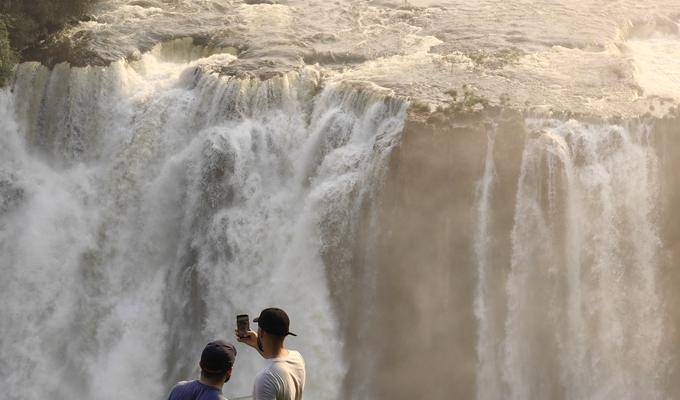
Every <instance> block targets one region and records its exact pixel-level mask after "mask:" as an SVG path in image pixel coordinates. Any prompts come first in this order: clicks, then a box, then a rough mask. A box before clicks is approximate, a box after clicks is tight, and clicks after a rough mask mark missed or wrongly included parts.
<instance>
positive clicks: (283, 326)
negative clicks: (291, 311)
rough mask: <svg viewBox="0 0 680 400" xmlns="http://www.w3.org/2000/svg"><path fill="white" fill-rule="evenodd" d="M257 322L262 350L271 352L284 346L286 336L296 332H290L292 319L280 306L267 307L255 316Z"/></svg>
mask: <svg viewBox="0 0 680 400" xmlns="http://www.w3.org/2000/svg"><path fill="white" fill-rule="evenodd" d="M253 322H257V326H258V328H257V341H258V343H257V344H258V346H259V347H260V350H261V351H263V352H264V353H267V354H271V353H275V352H276V351H278V350H279V349H280V348H282V347H283V341H284V340H285V339H286V336H288V335H293V336H297V335H296V334H294V333H292V332H290V331H289V330H288V329H289V327H290V319H289V318H288V314H286V312H285V311H283V310H282V309H280V308H266V309H264V310H262V312H261V313H260V316H259V317H257V318H255V319H254V320H253Z"/></svg>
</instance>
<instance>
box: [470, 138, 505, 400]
mask: <svg viewBox="0 0 680 400" xmlns="http://www.w3.org/2000/svg"><path fill="white" fill-rule="evenodd" d="M495 141H496V130H495V128H494V129H493V131H492V132H490V133H489V138H488V145H487V149H486V160H485V161H484V175H483V176H482V179H481V181H480V182H479V187H478V189H477V191H478V193H477V198H478V206H477V231H476V232H475V240H474V243H475V255H476V257H477V271H478V275H477V287H476V291H475V305H474V306H475V317H476V318H477V320H478V321H479V326H478V328H477V329H478V332H477V359H478V366H477V370H478V372H477V394H478V398H480V399H500V398H501V393H503V387H502V382H501V380H500V373H499V367H500V365H501V363H502V359H501V358H500V341H499V340H498V335H497V333H496V332H497V330H498V325H499V322H498V320H499V318H500V316H499V315H498V313H497V311H496V310H495V309H494V306H493V301H492V300H491V296H492V293H493V288H492V287H490V286H491V278H492V276H493V275H494V274H495V273H498V272H497V271H493V270H492V264H491V260H490V256H491V254H490V250H491V246H492V243H491V241H492V232H491V229H492V216H491V212H492V205H491V196H492V194H493V183H494V178H495V175H496V166H495V163H494V159H493V156H494V143H495Z"/></svg>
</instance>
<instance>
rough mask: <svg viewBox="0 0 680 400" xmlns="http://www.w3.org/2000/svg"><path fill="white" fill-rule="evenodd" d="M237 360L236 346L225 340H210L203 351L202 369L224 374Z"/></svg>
mask: <svg viewBox="0 0 680 400" xmlns="http://www.w3.org/2000/svg"><path fill="white" fill-rule="evenodd" d="M235 361H236V348H235V347H234V345H233V344H231V343H229V342H225V341H224V340H215V341H214V342H210V343H208V344H207V345H206V346H205V349H203V353H201V363H200V367H201V370H203V371H204V372H207V373H210V374H224V373H226V372H227V371H228V370H229V369H230V368H231V367H233V366H234V362H235Z"/></svg>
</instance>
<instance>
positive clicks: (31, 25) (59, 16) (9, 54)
mask: <svg viewBox="0 0 680 400" xmlns="http://www.w3.org/2000/svg"><path fill="white" fill-rule="evenodd" d="M93 2H94V0H32V1H25V0H3V1H2V2H0V86H2V85H4V84H5V83H6V82H7V79H8V78H9V77H10V76H11V72H12V70H13V68H14V67H13V66H14V63H15V62H16V61H17V60H21V59H22V55H23V54H24V53H25V52H26V51H27V50H29V49H31V48H32V47H34V46H37V45H38V44H39V43H40V42H42V41H44V40H46V39H48V38H49V37H50V35H52V34H53V33H55V32H57V31H58V30H60V29H61V28H63V27H64V26H66V25H68V24H70V23H75V22H77V21H78V19H79V18H80V17H82V16H83V15H84V13H85V12H86V11H87V9H88V8H89V6H90V5H91V4H92V3H93Z"/></svg>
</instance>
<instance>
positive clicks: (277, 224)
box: [0, 52, 405, 400]
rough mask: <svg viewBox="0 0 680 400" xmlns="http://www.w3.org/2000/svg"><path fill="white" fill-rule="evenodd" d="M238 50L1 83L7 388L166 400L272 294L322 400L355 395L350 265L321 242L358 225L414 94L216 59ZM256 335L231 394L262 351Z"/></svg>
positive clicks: (28, 74)
mask: <svg viewBox="0 0 680 400" xmlns="http://www.w3.org/2000/svg"><path fill="white" fill-rule="evenodd" d="M154 54H156V55H158V54H160V53H159V52H155V53H154ZM179 58H183V57H179ZM233 59H234V58H233V57H232V56H229V55H216V56H212V57H209V58H207V59H201V60H198V61H195V62H193V63H190V64H176V63H170V62H166V61H164V60H162V59H159V58H157V57H156V56H154V55H151V54H147V55H145V56H144V57H143V58H142V60H141V61H139V62H135V63H133V64H132V65H128V64H126V63H124V62H118V63H115V64H113V65H111V66H110V67H107V68H95V67H90V68H84V69H71V68H68V67H67V66H65V65H58V66H57V67H56V68H55V69H54V71H48V70H47V69H46V68H44V67H42V66H39V65H37V64H23V65H21V66H20V67H19V70H18V73H17V82H16V85H15V88H14V93H13V94H11V93H9V92H8V91H7V90H4V91H2V92H0V116H1V118H2V124H1V126H0V141H1V143H0V156H1V157H0V191H1V192H0V194H1V195H2V196H1V197H0V199H2V201H3V202H2V203H0V206H2V207H0V253H1V254H2V255H3V256H2V258H0V271H2V275H3V278H2V280H1V281H0V301H1V302H2V304H3V307H2V308H0V321H2V325H1V326H0V338H1V339H0V382H2V384H3V397H4V398H6V399H8V400H10V399H22V400H30V399H38V398H46V397H47V398H53V399H78V398H93V399H118V400H125V399H140V398H143V399H161V398H165V396H166V395H167V392H168V390H169V388H170V385H172V384H173V383H174V382H175V381H177V380H179V379H187V378H193V377H195V376H196V374H197V360H198V357H199V355H200V350H201V348H202V346H203V345H204V344H205V342H207V341H208V340H210V339H213V338H215V337H223V338H227V339H232V332H233V329H234V318H235V315H236V314H237V313H242V312H248V313H250V314H255V313H257V312H259V310H260V309H262V308H264V307H267V306H273V305H275V306H279V307H282V308H284V309H286V310H287V311H288V312H289V314H290V316H291V319H292V326H291V330H293V331H295V332H297V333H298V334H299V335H300V336H299V337H298V338H291V339H289V342H290V343H289V345H290V347H292V348H295V349H299V350H300V351H301V352H302V354H303V356H304V357H305V358H306V361H307V373H308V387H307V390H306V396H307V398H310V399H337V398H339V396H340V390H341V384H342V379H343V376H344V374H345V368H346V367H345V366H344V360H343V355H342V353H341V347H342V343H341V336H340V335H339V329H338V321H337V320H336V317H335V311H334V307H335V305H334V304H333V301H332V299H331V296H330V293H329V289H328V284H327V281H328V279H329V274H330V275H333V274H343V273H344V274H347V273H348V272H347V271H336V270H334V269H333V268H332V267H333V266H332V265H326V268H325V267H324V262H323V261H322V259H321V257H322V252H323V251H324V250H325V249H326V248H328V247H333V246H334V245H336V244H335V243H334V241H339V240H340V239H341V238H338V237H335V236H334V232H337V235H353V234H354V230H355V229H357V228H356V227H357V219H358V218H359V213H360V212H361V209H362V207H364V206H365V204H366V202H367V201H370V190H371V189H370V188H372V187H373V181H374V180H375V179H379V177H380V176H382V169H383V167H384V165H385V163H386V160H387V156H388V155H389V152H390V151H391V149H392V148H393V147H394V146H395V145H396V144H397V143H398V141H399V135H400V132H401V129H402V125H403V120H404V114H405V104H404V103H402V102H400V101H396V100H391V99H390V98H388V97H386V95H385V94H384V93H382V92H380V91H378V90H367V89H366V88H360V87H353V86H352V85H349V84H329V85H326V87H325V88H322V80H321V77H320V74H319V72H317V71H316V70H315V69H312V68H308V69H304V70H302V71H300V72H299V73H298V72H291V73H288V74H286V75H283V76H280V77H276V78H273V79H271V80H268V81H260V80H258V79H243V80H238V79H234V78H231V79H230V78H224V77H223V78H220V77H218V76H216V75H213V74H210V73H208V72H206V71H209V70H210V68H211V66H212V65H224V64H227V63H229V62H230V61H231V60H233ZM348 251H349V250H348ZM340 266H342V264H340ZM238 350H239V355H238V359H237V364H236V368H235V372H234V376H233V378H232V381H231V382H229V383H228V384H227V385H226V386H225V394H226V395H227V396H241V395H247V394H249V393H250V391H251V387H252V386H251V385H252V379H253V377H254V375H255V373H256V372H257V371H258V369H259V368H260V367H261V366H262V361H261V360H260V358H259V355H257V354H256V353H255V352H254V351H253V350H251V349H246V348H245V347H244V346H238Z"/></svg>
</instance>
